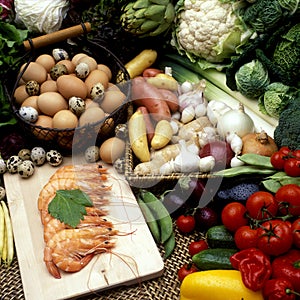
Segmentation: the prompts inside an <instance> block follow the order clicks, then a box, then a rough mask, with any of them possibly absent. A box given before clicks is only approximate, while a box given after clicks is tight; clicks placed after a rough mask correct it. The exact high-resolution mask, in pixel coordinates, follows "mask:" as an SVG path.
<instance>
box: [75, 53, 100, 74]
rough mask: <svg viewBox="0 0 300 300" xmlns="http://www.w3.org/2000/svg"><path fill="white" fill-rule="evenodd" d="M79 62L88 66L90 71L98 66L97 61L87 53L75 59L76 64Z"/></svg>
mask: <svg viewBox="0 0 300 300" xmlns="http://www.w3.org/2000/svg"><path fill="white" fill-rule="evenodd" d="M80 63H86V64H87V65H88V66H89V70H90V72H91V71H93V70H96V69H97V68H98V64H97V61H96V60H95V59H94V58H93V57H91V56H88V55H86V56H83V57H81V58H80V59H79V60H78V61H77V64H76V65H78V64H80Z"/></svg>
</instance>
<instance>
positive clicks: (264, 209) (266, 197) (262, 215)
mask: <svg viewBox="0 0 300 300" xmlns="http://www.w3.org/2000/svg"><path fill="white" fill-rule="evenodd" d="M246 208H247V211H248V214H249V216H250V217H251V218H253V219H256V220H263V219H267V218H269V217H273V216H276V214H277V211H278V202H277V201H276V200H275V197H274V196H273V195H272V194H271V193H269V192H265V191H258V192H255V193H253V194H252V195H251V196H250V197H249V198H248V199H247V201H246Z"/></svg>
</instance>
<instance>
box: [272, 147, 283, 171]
mask: <svg viewBox="0 0 300 300" xmlns="http://www.w3.org/2000/svg"><path fill="white" fill-rule="evenodd" d="M286 160H287V159H286V154H284V153H282V152H280V151H277V152H274V153H273V154H272V155H271V158H270V161H271V164H272V165H273V167H274V168H275V169H277V170H283V168H284V164H285V162H286Z"/></svg>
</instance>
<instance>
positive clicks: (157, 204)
mask: <svg viewBox="0 0 300 300" xmlns="http://www.w3.org/2000/svg"><path fill="white" fill-rule="evenodd" d="M140 197H141V199H142V200H143V201H144V202H145V203H146V204H147V205H148V207H149V209H150V211H151V212H152V213H153V215H154V217H155V218H156V220H157V222H158V225H159V227H160V241H161V242H162V243H165V242H166V241H167V240H168V239H169V238H170V236H171V234H172V233H173V222H172V218H171V216H170V214H169V212H168V210H167V209H166V207H165V206H164V205H163V203H162V202H161V201H160V200H159V199H158V198H156V196H155V195H154V194H152V193H151V192H148V191H145V190H142V191H141V193H140Z"/></svg>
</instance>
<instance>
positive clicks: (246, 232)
mask: <svg viewBox="0 0 300 300" xmlns="http://www.w3.org/2000/svg"><path fill="white" fill-rule="evenodd" d="M257 240H258V235H257V230H256V229H252V228H251V227H250V226H249V225H245V226H241V227H240V228H238V229H237V231H236V232H235V234H234V241H235V244H236V246H237V248H238V249H240V250H243V249H248V248H252V247H254V248H256V245H257Z"/></svg>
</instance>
